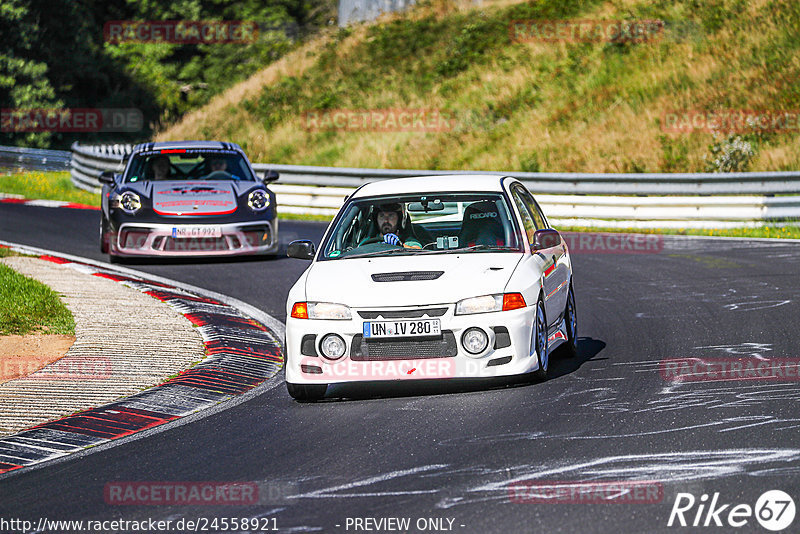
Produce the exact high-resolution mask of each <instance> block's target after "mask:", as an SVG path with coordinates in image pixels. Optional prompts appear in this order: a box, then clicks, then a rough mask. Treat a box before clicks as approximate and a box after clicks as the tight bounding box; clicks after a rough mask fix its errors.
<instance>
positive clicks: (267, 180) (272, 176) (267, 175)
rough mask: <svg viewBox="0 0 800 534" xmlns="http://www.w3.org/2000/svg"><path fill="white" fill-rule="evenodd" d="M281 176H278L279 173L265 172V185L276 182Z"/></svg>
mask: <svg viewBox="0 0 800 534" xmlns="http://www.w3.org/2000/svg"><path fill="white" fill-rule="evenodd" d="M280 176H281V175H280V174H278V171H273V170H269V171H264V178H263V181H264V183H265V184H268V183H270V182H274V181H275V180H277V179H278V178H280Z"/></svg>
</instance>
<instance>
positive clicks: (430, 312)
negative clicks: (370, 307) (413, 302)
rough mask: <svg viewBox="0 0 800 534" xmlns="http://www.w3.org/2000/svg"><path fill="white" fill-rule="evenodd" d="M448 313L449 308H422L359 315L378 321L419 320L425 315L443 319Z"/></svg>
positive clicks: (361, 312)
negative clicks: (380, 319)
mask: <svg viewBox="0 0 800 534" xmlns="http://www.w3.org/2000/svg"><path fill="white" fill-rule="evenodd" d="M445 313H447V308H446V307H445V308H421V309H413V310H375V311H359V312H358V315H359V316H360V317H361V318H362V319H377V318H378V317H383V318H384V319H419V318H420V317H422V316H423V315H427V316H428V317H441V316H442V315H444V314H445Z"/></svg>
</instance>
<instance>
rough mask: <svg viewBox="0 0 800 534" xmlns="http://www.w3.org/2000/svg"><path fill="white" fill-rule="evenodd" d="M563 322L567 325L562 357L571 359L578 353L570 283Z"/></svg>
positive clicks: (576, 319) (575, 319)
mask: <svg viewBox="0 0 800 534" xmlns="http://www.w3.org/2000/svg"><path fill="white" fill-rule="evenodd" d="M564 322H565V323H566V325H567V342H566V343H564V346H563V347H562V349H561V350H562V354H563V355H564V356H566V357H567V358H572V357H574V356H575V355H576V354H577V353H578V315H577V312H576V310H575V292H574V291H573V290H572V282H570V284H569V294H568V295H567V307H566V309H565V310H564Z"/></svg>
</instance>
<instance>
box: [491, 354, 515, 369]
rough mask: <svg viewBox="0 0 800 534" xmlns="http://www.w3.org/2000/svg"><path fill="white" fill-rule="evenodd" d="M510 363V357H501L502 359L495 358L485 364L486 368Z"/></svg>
mask: <svg viewBox="0 0 800 534" xmlns="http://www.w3.org/2000/svg"><path fill="white" fill-rule="evenodd" d="M510 361H511V356H503V357H502V358H495V359H493V360H489V363H487V364H486V367H494V366H496V365H505V364H507V363H508V362H510Z"/></svg>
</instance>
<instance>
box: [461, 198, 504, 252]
mask: <svg viewBox="0 0 800 534" xmlns="http://www.w3.org/2000/svg"><path fill="white" fill-rule="evenodd" d="M505 244H506V239H505V230H504V229H503V223H502V220H501V219H500V214H499V213H498V212H497V205H496V204H495V203H494V202H492V201H491V200H482V201H480V202H475V203H474V204H470V205H469V206H467V208H466V209H465V210H464V219H463V220H462V222H461V232H459V234H458V246H459V247H471V246H474V245H489V246H498V247H502V246H505Z"/></svg>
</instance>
